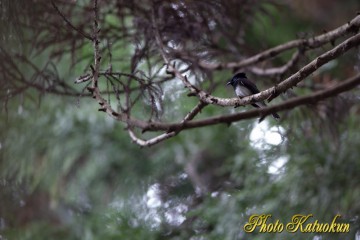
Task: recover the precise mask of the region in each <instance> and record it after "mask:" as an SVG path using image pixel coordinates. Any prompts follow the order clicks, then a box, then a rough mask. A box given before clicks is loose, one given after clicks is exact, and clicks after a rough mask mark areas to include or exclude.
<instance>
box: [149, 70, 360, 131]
mask: <svg viewBox="0 0 360 240" xmlns="http://www.w3.org/2000/svg"><path fill="white" fill-rule="evenodd" d="M359 84H360V74H357V75H356V76H354V77H352V78H349V79H347V80H345V81H343V82H341V83H340V84H337V85H335V86H333V87H330V88H328V89H325V90H322V91H318V92H315V93H313V94H310V95H308V96H303V97H296V98H292V99H289V100H287V101H285V102H282V103H280V104H277V105H273V106H268V107H265V108H257V109H254V110H250V111H247V112H240V113H235V114H230V115H225V116H217V117H211V118H207V119H203V120H197V121H190V122H186V123H172V124H166V123H151V124H150V125H149V128H148V129H147V130H148V131H159V130H169V129H170V130H178V131H179V130H184V129H191V128H198V127H205V126H210V125H215V124H219V123H226V124H229V123H231V122H236V121H240V120H244V119H251V118H254V117H259V116H265V115H269V114H271V113H274V112H280V111H284V110H289V109H293V108H294V107H297V106H301V105H305V104H314V103H316V102H318V101H321V100H324V99H326V98H330V97H333V96H335V95H338V94H340V93H342V92H346V91H349V90H351V89H353V88H354V87H356V86H357V85H359Z"/></svg>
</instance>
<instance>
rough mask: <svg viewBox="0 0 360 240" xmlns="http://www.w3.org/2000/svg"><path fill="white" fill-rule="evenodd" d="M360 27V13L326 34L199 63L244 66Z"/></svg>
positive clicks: (216, 67)
mask: <svg viewBox="0 0 360 240" xmlns="http://www.w3.org/2000/svg"><path fill="white" fill-rule="evenodd" d="M359 28H360V15H358V16H356V17H355V18H353V19H352V20H351V21H349V22H348V23H346V24H344V25H342V26H341V27H338V28H336V29H334V30H332V31H330V32H327V33H325V34H321V35H319V36H317V37H313V38H308V39H297V40H293V41H290V42H287V43H284V44H281V45H278V46H276V47H273V48H270V49H268V50H266V51H264V52H261V53H258V54H256V55H255V56H252V57H249V58H246V59H244V60H241V61H239V62H228V63H209V62H205V61H201V62H200V63H199V65H200V66H201V67H202V68H205V69H209V70H220V69H224V68H230V69H233V68H243V67H246V66H249V65H252V64H255V63H258V62H261V61H264V60H266V59H270V58H272V57H275V56H277V55H278V54H280V53H282V52H285V51H287V50H289V49H293V48H298V47H305V48H317V47H319V46H322V45H324V44H325V43H328V42H333V41H335V39H337V38H339V37H341V36H344V35H346V34H352V33H356V32H357V31H358V30H359Z"/></svg>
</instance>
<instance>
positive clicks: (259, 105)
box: [252, 102, 280, 119]
mask: <svg viewBox="0 0 360 240" xmlns="http://www.w3.org/2000/svg"><path fill="white" fill-rule="evenodd" d="M252 105H253V106H254V107H256V108H261V107H267V105H266V104H265V103H264V102H257V103H254V104H252ZM272 116H273V118H275V119H280V116H279V114H277V113H273V114H272Z"/></svg>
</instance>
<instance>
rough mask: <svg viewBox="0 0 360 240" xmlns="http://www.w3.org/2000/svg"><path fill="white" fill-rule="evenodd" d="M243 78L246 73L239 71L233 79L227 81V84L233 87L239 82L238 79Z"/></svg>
mask: <svg viewBox="0 0 360 240" xmlns="http://www.w3.org/2000/svg"><path fill="white" fill-rule="evenodd" d="M242 78H246V74H245V73H244V72H239V73H237V74H235V75H234V76H233V77H232V79H231V80H230V81H229V82H227V83H226V85H231V86H233V87H235V86H236V84H237V83H238V81H239V80H240V79H242Z"/></svg>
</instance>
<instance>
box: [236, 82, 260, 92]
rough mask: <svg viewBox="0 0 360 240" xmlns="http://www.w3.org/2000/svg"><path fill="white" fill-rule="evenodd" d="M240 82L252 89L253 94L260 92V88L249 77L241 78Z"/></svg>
mask: <svg viewBox="0 0 360 240" xmlns="http://www.w3.org/2000/svg"><path fill="white" fill-rule="evenodd" d="M239 82H240V84H241V85H243V86H245V87H247V88H248V89H250V91H251V92H252V94H256V93H259V92H260V91H259V89H258V88H257V87H256V85H255V84H254V83H253V82H251V81H250V80H249V79H247V78H242V79H240V80H239Z"/></svg>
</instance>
